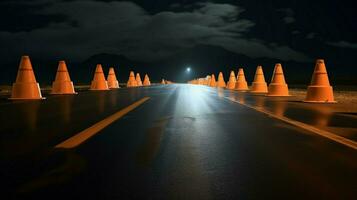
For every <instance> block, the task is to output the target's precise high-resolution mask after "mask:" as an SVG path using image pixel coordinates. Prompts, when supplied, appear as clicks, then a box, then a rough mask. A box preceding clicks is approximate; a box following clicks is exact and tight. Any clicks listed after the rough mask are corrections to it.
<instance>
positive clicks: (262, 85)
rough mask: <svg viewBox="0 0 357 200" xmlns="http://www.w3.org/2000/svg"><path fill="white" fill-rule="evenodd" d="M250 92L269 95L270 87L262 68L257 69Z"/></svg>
mask: <svg viewBox="0 0 357 200" xmlns="http://www.w3.org/2000/svg"><path fill="white" fill-rule="evenodd" d="M250 92H251V93H259V94H265V93H268V86H267V83H266V82H265V78H264V73H263V68H262V66H258V67H257V70H256V72H255V76H254V81H253V83H252V88H251V90H250Z"/></svg>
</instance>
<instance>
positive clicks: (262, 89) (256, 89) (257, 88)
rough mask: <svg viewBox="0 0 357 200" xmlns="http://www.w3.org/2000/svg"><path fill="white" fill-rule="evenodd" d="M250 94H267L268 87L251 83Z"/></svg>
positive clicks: (264, 84)
mask: <svg viewBox="0 0 357 200" xmlns="http://www.w3.org/2000/svg"><path fill="white" fill-rule="evenodd" d="M250 93H253V94H267V93H268V86H267V84H266V83H256V82H253V84H252V88H251V89H250Z"/></svg>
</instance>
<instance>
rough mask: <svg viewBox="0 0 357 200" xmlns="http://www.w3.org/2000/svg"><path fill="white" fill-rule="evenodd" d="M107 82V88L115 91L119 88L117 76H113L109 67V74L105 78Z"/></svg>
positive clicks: (112, 69) (113, 73) (112, 71)
mask: <svg viewBox="0 0 357 200" xmlns="http://www.w3.org/2000/svg"><path fill="white" fill-rule="evenodd" d="M107 82H108V87H109V89H117V88H120V87H119V81H118V79H117V76H116V75H115V71H114V68H113V67H111V68H109V73H108V77H107Z"/></svg>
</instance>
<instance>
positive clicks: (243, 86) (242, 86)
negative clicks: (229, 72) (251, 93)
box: [235, 82, 249, 92]
mask: <svg viewBox="0 0 357 200" xmlns="http://www.w3.org/2000/svg"><path fill="white" fill-rule="evenodd" d="M235 90H237V91H241V92H244V91H248V90H249V88H248V83H247V82H236V85H235Z"/></svg>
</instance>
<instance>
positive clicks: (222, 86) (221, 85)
mask: <svg viewBox="0 0 357 200" xmlns="http://www.w3.org/2000/svg"><path fill="white" fill-rule="evenodd" d="M216 87H219V88H225V87H226V84H224V85H223V84H217V86H216Z"/></svg>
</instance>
